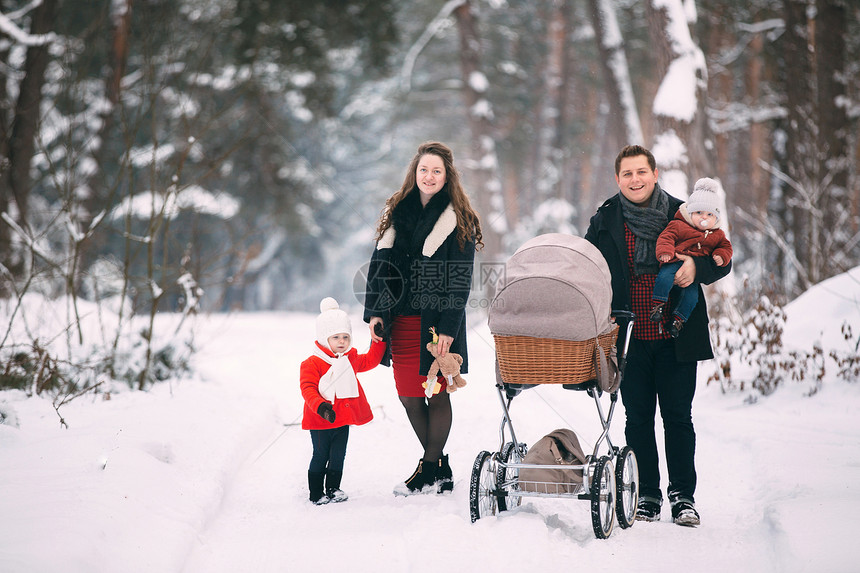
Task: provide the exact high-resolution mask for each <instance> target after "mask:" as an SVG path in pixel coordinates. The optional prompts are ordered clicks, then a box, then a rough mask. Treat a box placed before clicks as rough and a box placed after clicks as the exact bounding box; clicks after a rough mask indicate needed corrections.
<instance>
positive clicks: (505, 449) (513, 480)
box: [496, 442, 528, 511]
mask: <svg viewBox="0 0 860 573" xmlns="http://www.w3.org/2000/svg"><path fill="white" fill-rule="evenodd" d="M527 452H528V446H526V445H525V444H522V443H521V444H520V447H518V448H516V447H514V443H513V442H506V443H505V445H504V446H502V454H501V456H500V457H499V460H501V461H503V462H505V463H513V464H518V463H521V462H522V461H523V458H524V457H525V455H526V453H527ZM519 474H520V470H518V469H514V468H506V467H504V466H501V465H500V466H499V467H498V469H497V470H496V487H497V488H498V489H499V490H502V491H504V492H506V494H507V495H500V496H499V511H505V510H506V509H513V508H515V507H519V506H520V504H521V503H522V502H523V498H522V497H520V496H519V495H516V492H518V491H519V488H520V486H519V481H517V480H518V479H519ZM505 484H508V485H505Z"/></svg>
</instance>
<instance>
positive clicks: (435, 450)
mask: <svg viewBox="0 0 860 573" xmlns="http://www.w3.org/2000/svg"><path fill="white" fill-rule="evenodd" d="M400 402H401V403H402V404H403V407H404V408H406V416H407V417H408V418H409V423H410V424H412V429H413V430H414V431H415V435H416V436H418V441H420V442H421V447H422V448H424V459H425V460H427V461H432V462H435V461H436V460H438V459H439V458H441V457H442V450H443V449H444V448H445V443H446V442H447V441H448V434H449V433H450V431H451V419H452V415H451V398H450V397H449V394H448V392H446V391H445V389H444V388H442V391H441V392H439V393H438V394H436V395H435V396H433V397H432V398H429V399H426V398H424V397H420V398H416V397H411V396H400Z"/></svg>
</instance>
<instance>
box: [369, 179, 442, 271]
mask: <svg viewBox="0 0 860 573" xmlns="http://www.w3.org/2000/svg"><path fill="white" fill-rule="evenodd" d="M419 193H420V192H419V191H418V190H417V189H416V190H413V191H412V192H411V193H410V194H409V195H407V196H406V197H405V198H404V199H403V201H401V202H400V203H399V204H398V205H397V207H395V209H394V213H392V217H391V226H390V227H388V229H386V230H385V232H384V233H383V234H382V237H381V238H380V239H379V242H378V243H377V244H376V248H377V249H390V248H393V247H394V246H395V242H396V243H397V245H398V246H399V247H403V248H405V249H408V250H409V251H410V252H412V253H413V254H417V252H418V248H419V247H420V248H421V251H420V252H421V255H423V256H425V257H430V256H433V254H434V253H435V252H436V251H437V250H438V249H439V247H441V246H442V243H444V242H445V239H447V238H448V236H449V235H450V234H451V233H452V232H454V231H455V230H456V229H457V213H456V212H455V211H454V207H453V206H452V205H451V199H450V197H449V196H448V193H447V191H446V190H444V189H443V190H442V191H440V192H438V193H436V194H435V195H433V197H431V198H430V201H428V202H427V205H426V206H424V207H421V200H420V197H419ZM395 240H396V241H395ZM422 241H423V244H422Z"/></svg>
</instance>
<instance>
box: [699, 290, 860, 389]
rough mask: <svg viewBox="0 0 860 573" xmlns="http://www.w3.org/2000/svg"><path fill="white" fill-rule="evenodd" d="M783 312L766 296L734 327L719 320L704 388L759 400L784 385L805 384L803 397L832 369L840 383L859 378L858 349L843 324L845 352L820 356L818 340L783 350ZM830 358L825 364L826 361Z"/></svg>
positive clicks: (821, 352) (821, 350) (815, 387)
mask: <svg viewBox="0 0 860 573" xmlns="http://www.w3.org/2000/svg"><path fill="white" fill-rule="evenodd" d="M785 326H786V313H785V310H784V308H783V307H782V306H780V305H777V304H774V303H773V302H772V301H771V300H770V299H769V298H768V297H766V296H762V297H760V298H759V300H758V303H757V304H756V306H755V307H754V308H753V309H751V310H750V311H749V312H747V313H746V314H745V315H744V317H743V320H742V321H741V322H740V324H731V323H730V322H729V321H728V320H727V319H721V320H720V321H718V322H717V326H716V328H714V329H713V334H714V336H713V339H714V351H715V355H716V358H717V370H716V372H715V373H714V374H712V375H711V376H710V377H709V379H708V383H710V382H713V381H719V382H720V384H721V385H722V388H723V391H731V390H739V391H743V390H746V389H752V390H756V391H758V392H760V393H761V394H762V395H765V396H766V395H768V394H771V393H773V392H774V391H775V390H776V389H777V388H778V387H779V386H780V385H781V384H784V383H786V382H799V383H809V384H810V386H809V392H808V393H809V395H812V394H815V393H816V392H817V391H818V390H819V389H820V388H821V385H822V383H823V381H824V379H825V376H826V374H827V373H828V368H829V367H831V366H832V365H835V367H836V368H837V372H836V375H837V376H838V377H839V378H842V379H844V380H846V381H849V382H853V381H857V380H858V377H860V354H858V352H857V349H858V344H860V341H856V340H855V338H854V335H853V332H852V330H851V327H850V325H849V324H848V322H845V323H844V325H843V327H842V333H843V337H844V339H845V341H846V342H847V343H848V346H849V349H850V348H851V347H852V346H853V351H851V350H849V351H845V352H843V351H839V350H835V349H832V350H830V351H829V352H828V353H825V351H824V348H823V346H822V344H821V341H820V340H818V339H815V338H813V339H811V340H810V342H809V348H797V347H796V345H795V347H791V346H790V345H788V344H787V343H786V341H785V339H784V331H785ZM828 357H829V358H830V361H828V359H827V358H828Z"/></svg>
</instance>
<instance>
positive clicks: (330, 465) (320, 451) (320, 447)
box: [308, 426, 349, 473]
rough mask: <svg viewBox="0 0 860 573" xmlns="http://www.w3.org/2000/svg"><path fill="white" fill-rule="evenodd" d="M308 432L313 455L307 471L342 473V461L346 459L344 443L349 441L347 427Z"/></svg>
mask: <svg viewBox="0 0 860 573" xmlns="http://www.w3.org/2000/svg"><path fill="white" fill-rule="evenodd" d="M310 432H311V443H313V446H314V453H313V456H312V457H311V464H310V467H308V471H310V472H319V473H324V472H325V471H329V472H342V471H343V461H344V459H345V458H346V443H347V441H349V426H341V427H339V428H331V429H330V430H311V431H310Z"/></svg>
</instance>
